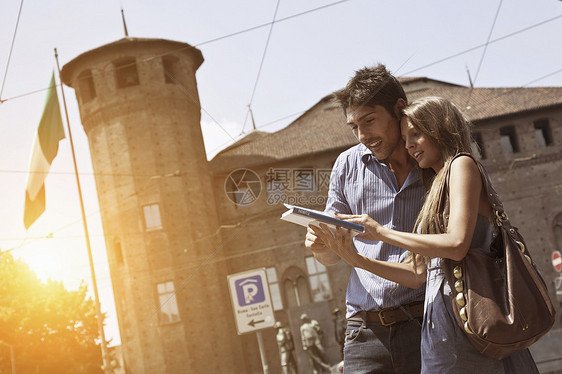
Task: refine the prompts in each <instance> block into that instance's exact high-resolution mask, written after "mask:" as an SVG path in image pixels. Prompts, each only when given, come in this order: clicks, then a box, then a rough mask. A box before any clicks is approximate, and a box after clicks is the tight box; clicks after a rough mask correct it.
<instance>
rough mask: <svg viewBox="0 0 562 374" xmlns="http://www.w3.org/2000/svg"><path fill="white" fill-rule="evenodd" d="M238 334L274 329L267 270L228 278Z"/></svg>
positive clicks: (253, 271) (251, 271)
mask: <svg viewBox="0 0 562 374" xmlns="http://www.w3.org/2000/svg"><path fill="white" fill-rule="evenodd" d="M227 279H228V288H229V290H230V299H231V301H232V307H233V308H234V319H235V320H236V329H237V330H238V334H239V335H240V334H244V333H248V332H254V331H258V330H261V329H265V328H267V327H273V325H274V324H275V316H274V314H273V306H272V304H271V299H270V297H269V286H268V284H267V276H266V273H265V269H264V268H262V269H255V270H250V271H246V272H243V273H238V274H231V275H229V276H227Z"/></svg>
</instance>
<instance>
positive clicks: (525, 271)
mask: <svg viewBox="0 0 562 374" xmlns="http://www.w3.org/2000/svg"><path fill="white" fill-rule="evenodd" d="M459 155H467V156H469V157H472V158H473V159H474V157H473V156H472V155H470V154H465V153H462V154H459ZM459 155H457V156H456V157H458V156H459ZM474 161H475V162H476V163H477V164H478V167H479V169H480V174H481V177H482V183H483V186H484V189H485V191H486V193H487V196H488V199H489V201H490V205H491V207H492V210H493V216H494V218H495V219H494V221H495V222H494V226H495V229H496V233H497V235H496V237H495V239H494V240H493V241H492V243H491V245H490V248H489V249H483V248H470V249H469V251H468V253H467V254H466V256H465V257H464V258H463V259H462V260H461V261H453V260H450V259H444V260H443V261H442V263H443V268H444V271H445V275H446V278H447V281H448V282H449V285H450V288H451V294H450V298H451V304H452V307H453V308H452V309H453V312H454V315H455V319H456V321H457V323H458V325H459V326H460V327H461V329H462V330H463V331H464V332H465V334H466V336H467V337H468V339H469V340H470V342H471V343H472V345H473V346H474V347H475V348H476V349H477V350H478V351H479V352H480V353H481V354H483V355H485V356H487V357H491V358H494V359H498V360H500V359H502V358H505V357H507V356H509V355H511V354H513V353H515V352H517V351H520V350H522V349H525V348H527V347H529V346H530V345H531V344H533V343H534V342H536V341H537V340H538V339H540V338H541V337H542V336H543V335H544V334H546V333H547V332H548V331H549V330H550V328H551V327H552V325H553V324H554V321H555V318H554V317H555V313H556V312H555V309H554V307H553V305H552V301H551V300H550V297H549V295H548V290H547V287H546V284H545V282H544V280H543V278H542V277H541V275H540V274H539V272H538V270H537V268H536V264H535V263H534V262H533V259H532V257H531V254H530V253H529V250H528V248H527V245H526V244H525V240H524V239H523V237H522V236H521V234H520V233H519V231H518V229H517V228H516V227H514V226H512V225H511V223H510V221H509V218H508V215H507V213H506V212H505V210H504V208H503V204H502V202H501V201H500V199H499V197H498V194H497V193H496V191H495V190H494V188H493V187H492V183H491V181H490V178H489V176H488V174H487V172H486V171H485V170H484V167H483V166H482V164H480V162H478V161H477V160H476V159H474ZM446 173H447V175H446V176H445V183H444V185H443V189H442V190H441V196H440V202H439V204H440V209H441V210H440V212H442V214H441V215H440V220H441V222H440V223H439V224H440V226H441V228H442V230H443V231H444V228H446V227H447V224H448V218H449V199H448V187H447V184H448V179H449V173H450V164H449V168H448V170H447V171H446Z"/></svg>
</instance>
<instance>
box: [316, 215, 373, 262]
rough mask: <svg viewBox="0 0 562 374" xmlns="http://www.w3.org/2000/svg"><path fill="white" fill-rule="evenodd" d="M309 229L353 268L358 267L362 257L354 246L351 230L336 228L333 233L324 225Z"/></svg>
mask: <svg viewBox="0 0 562 374" xmlns="http://www.w3.org/2000/svg"><path fill="white" fill-rule="evenodd" d="M309 227H310V228H311V229H312V231H313V232H314V234H315V235H316V236H317V237H318V238H319V239H321V240H322V241H323V242H324V244H325V245H326V246H327V247H328V248H330V249H331V250H332V251H333V252H334V253H336V254H337V255H338V256H339V257H340V258H342V259H343V260H344V261H345V262H347V263H348V264H350V265H351V266H357V264H358V262H359V260H360V259H361V257H362V256H360V255H359V254H358V253H357V251H356V250H355V247H354V246H353V241H352V239H351V238H352V236H351V231H350V230H346V229H343V228H341V227H336V230H335V232H333V231H332V230H331V229H330V228H329V227H328V226H327V225H326V224H324V223H320V227H318V226H314V225H310V226H309Z"/></svg>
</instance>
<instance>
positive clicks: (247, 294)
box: [234, 275, 265, 306]
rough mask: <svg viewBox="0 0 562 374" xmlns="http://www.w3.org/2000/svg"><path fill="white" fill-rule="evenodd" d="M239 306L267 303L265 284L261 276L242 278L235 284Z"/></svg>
mask: <svg viewBox="0 0 562 374" xmlns="http://www.w3.org/2000/svg"><path fill="white" fill-rule="evenodd" d="M234 286H235V288H236V295H237V297H238V305H240V306H245V305H252V304H257V303H261V302H263V301H265V293H264V291H263V284H262V280H261V277H260V276H259V275H254V276H252V277H247V278H240V279H238V280H236V281H235V282H234Z"/></svg>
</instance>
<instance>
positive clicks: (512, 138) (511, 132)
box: [500, 126, 519, 154]
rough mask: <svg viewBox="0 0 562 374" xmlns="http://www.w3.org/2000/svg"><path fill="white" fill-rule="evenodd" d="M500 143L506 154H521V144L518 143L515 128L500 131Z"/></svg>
mask: <svg viewBox="0 0 562 374" xmlns="http://www.w3.org/2000/svg"><path fill="white" fill-rule="evenodd" d="M500 141H501V145H502V148H503V150H504V152H505V153H507V154H513V153H518V152H519V142H518V141H517V136H516V135H515V128H514V127H513V126H509V127H503V128H502V129H500Z"/></svg>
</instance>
